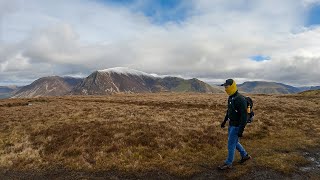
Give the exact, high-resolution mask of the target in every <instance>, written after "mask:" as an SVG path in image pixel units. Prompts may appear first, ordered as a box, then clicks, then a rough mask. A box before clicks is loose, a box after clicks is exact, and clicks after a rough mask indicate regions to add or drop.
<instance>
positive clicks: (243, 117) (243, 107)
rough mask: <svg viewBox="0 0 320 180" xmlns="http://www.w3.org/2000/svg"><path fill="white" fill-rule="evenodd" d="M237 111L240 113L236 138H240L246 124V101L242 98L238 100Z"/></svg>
mask: <svg viewBox="0 0 320 180" xmlns="http://www.w3.org/2000/svg"><path fill="white" fill-rule="evenodd" d="M238 107H239V108H238V111H240V123H239V133H238V137H242V134H243V131H244V128H245V126H246V124H247V101H246V100H245V99H244V97H241V98H239V99H238Z"/></svg>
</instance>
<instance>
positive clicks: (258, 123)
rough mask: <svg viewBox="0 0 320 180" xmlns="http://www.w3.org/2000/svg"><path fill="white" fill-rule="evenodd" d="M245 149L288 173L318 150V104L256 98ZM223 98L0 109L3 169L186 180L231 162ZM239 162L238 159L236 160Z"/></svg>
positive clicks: (138, 97)
mask: <svg viewBox="0 0 320 180" xmlns="http://www.w3.org/2000/svg"><path fill="white" fill-rule="evenodd" d="M251 97H252V98H253V100H254V102H255V107H254V108H255V113H256V116H255V120H254V122H253V123H252V124H249V125H248V126H247V127H246V129H245V133H244V137H243V138H242V139H241V142H242V143H243V145H244V146H245V147H246V149H247V151H248V152H249V153H250V154H251V155H252V156H253V157H254V161H253V162H252V163H248V164H247V165H244V166H237V169H239V171H233V172H231V173H229V174H228V176H230V177H238V176H240V175H243V174H244V173H246V172H248V171H250V170H251V169H252V168H255V167H257V166H258V167H264V168H271V169H273V170H275V171H280V172H283V173H290V172H293V171H295V170H296V169H297V167H298V166H300V165H302V164H305V163H307V162H306V160H305V159H304V158H303V156H302V154H301V153H300V152H301V151H303V150H304V149H308V148H312V147H315V146H316V145H318V144H319V142H320V139H319V137H320V121H319V118H320V105H319V104H318V102H319V100H320V97H312V98H310V97H308V96H301V95H283V96H281V95H251ZM226 100H227V96H226V95H223V94H178V93H163V94H119V95H112V96H85V97H83V96H70V97H52V98H35V99H9V100H1V101H0V123H1V126H0V166H1V167H2V168H8V169H19V170H23V169H38V170H41V169H47V168H52V167H56V166H63V167H65V168H68V169H73V170H85V171H99V170H111V169H118V170H121V171H139V172H140V171H152V170H165V171H168V172H170V173H173V174H176V175H181V176H186V175H192V174H194V173H197V172H201V171H204V170H205V168H203V167H209V168H215V166H216V165H218V164H220V163H221V162H223V161H224V159H225V158H226V156H227V129H221V128H220V122H221V121H222V120H223V118H224V115H225V110H226ZM236 158H240V157H239V155H238V154H237V156H236Z"/></svg>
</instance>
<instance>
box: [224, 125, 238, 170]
mask: <svg viewBox="0 0 320 180" xmlns="http://www.w3.org/2000/svg"><path fill="white" fill-rule="evenodd" d="M238 131H239V128H238V127H235V126H229V129H228V158H227V160H226V161H225V163H226V164H232V162H233V160H234V154H235V150H236V146H237V143H238Z"/></svg>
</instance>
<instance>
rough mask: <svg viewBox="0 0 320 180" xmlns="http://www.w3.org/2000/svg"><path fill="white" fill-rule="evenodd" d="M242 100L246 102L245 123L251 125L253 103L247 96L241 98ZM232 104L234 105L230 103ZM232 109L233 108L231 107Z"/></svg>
mask: <svg viewBox="0 0 320 180" xmlns="http://www.w3.org/2000/svg"><path fill="white" fill-rule="evenodd" d="M239 95H240V96H243V95H242V94H239ZM243 97H244V99H245V100H246V101H247V123H252V121H253V116H254V112H253V101H252V99H251V98H250V97H248V96H243ZM235 98H236V97H235ZM232 104H234V102H232ZM233 109H235V108H234V106H233Z"/></svg>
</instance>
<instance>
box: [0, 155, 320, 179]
mask: <svg viewBox="0 0 320 180" xmlns="http://www.w3.org/2000/svg"><path fill="white" fill-rule="evenodd" d="M318 155H319V153H318ZM318 158H319V157H318ZM315 165H317V164H315ZM235 170H237V168H236V166H235V167H234V169H232V170H231V171H235ZM319 178H320V167H319V166H314V165H313V164H312V163H311V164H310V165H308V166H306V167H300V168H299V171H297V172H294V173H293V174H291V175H285V174H282V173H279V172H276V171H273V170H269V169H264V168H259V167H257V168H255V169H254V170H252V171H250V173H248V174H247V175H245V176H242V177H240V179H242V180H260V179H261V180H266V179H270V180H274V179H288V180H291V179H297V180H300V179H301V180H305V179H319ZM0 179H10V180H12V179H25V180H29V179H30V180H31V179H32V180H35V179H39V180H40V179H57V180H71V179H90V180H102V179H113V180H120V179H121V180H123V179H124V180H133V179H151V180H153V179H157V180H171V179H172V180H176V179H178V180H179V179H191V180H210V179H212V180H213V179H221V180H224V179H232V178H230V177H229V176H228V171H219V170H217V169H215V168H214V167H212V168H211V169H210V168H207V170H205V171H203V172H202V173H199V174H196V175H193V176H191V177H178V176H175V175H172V174H169V173H166V172H160V171H159V172H156V171H153V172H147V173H132V172H131V173H130V172H120V171H116V170H114V171H101V172H81V171H68V170H65V169H63V168H58V169H53V170H50V171H44V172H37V171H24V172H21V171H11V170H9V171H6V170H0ZM237 179H239V178H237Z"/></svg>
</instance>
